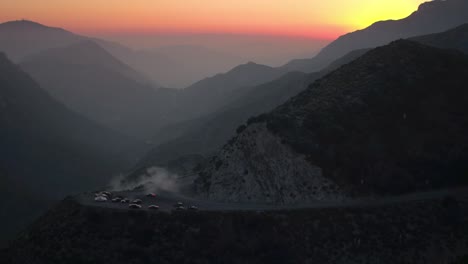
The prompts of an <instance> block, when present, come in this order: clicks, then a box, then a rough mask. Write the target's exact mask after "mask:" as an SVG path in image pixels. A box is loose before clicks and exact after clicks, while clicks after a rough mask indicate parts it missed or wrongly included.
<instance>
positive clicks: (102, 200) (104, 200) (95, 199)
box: [94, 196, 108, 203]
mask: <svg viewBox="0 0 468 264" xmlns="http://www.w3.org/2000/svg"><path fill="white" fill-rule="evenodd" d="M107 200H108V199H107V197H105V196H98V197H96V198H94V201H95V202H100V203H103V202H107Z"/></svg>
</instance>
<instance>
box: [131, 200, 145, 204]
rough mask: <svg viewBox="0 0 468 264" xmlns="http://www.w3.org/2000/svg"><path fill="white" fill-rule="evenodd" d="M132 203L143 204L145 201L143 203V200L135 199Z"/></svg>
mask: <svg viewBox="0 0 468 264" xmlns="http://www.w3.org/2000/svg"><path fill="white" fill-rule="evenodd" d="M132 203H134V204H142V203H143V201H142V200H141V199H135V200H133V202H132Z"/></svg>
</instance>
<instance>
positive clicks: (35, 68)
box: [20, 41, 160, 137]
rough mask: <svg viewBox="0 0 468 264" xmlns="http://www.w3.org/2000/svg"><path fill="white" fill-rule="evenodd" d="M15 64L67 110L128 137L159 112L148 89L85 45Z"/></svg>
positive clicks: (126, 70) (99, 50)
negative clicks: (68, 108)
mask: <svg viewBox="0 0 468 264" xmlns="http://www.w3.org/2000/svg"><path fill="white" fill-rule="evenodd" d="M20 65H21V67H22V68H23V69H24V70H25V71H26V72H28V73H29V74H30V75H31V76H32V77H33V78H34V79H35V80H36V81H38V82H39V84H40V85H41V86H42V87H44V88H45V89H47V90H48V92H50V94H51V95H52V96H54V97H55V98H56V99H58V100H59V101H61V102H63V103H64V104H65V105H67V106H68V107H70V108H71V109H72V110H74V111H76V112H78V113H80V114H83V115H85V116H86V117H88V118H90V119H92V120H94V121H97V122H99V123H101V124H103V125H106V126H108V127H110V128H112V129H115V130H117V131H120V132H123V133H126V134H128V135H131V136H134V137H143V136H144V135H146V133H145V130H146V128H145V126H148V127H149V128H148V129H149V130H150V128H151V125H148V124H151V123H152V121H153V117H152V115H153V113H154V112H157V111H158V110H159V108H160V104H158V103H159V101H158V100H159V98H158V94H157V92H156V91H155V89H154V88H153V87H151V86H150V85H148V84H145V83H144V81H142V78H140V75H139V74H138V73H137V72H135V71H134V70H133V69H131V68H129V67H128V66H127V65H125V64H123V63H122V62H120V61H119V60H117V59H115V58H114V57H113V56H112V55H110V54H109V53H108V52H107V51H105V50H104V49H103V48H101V47H100V46H99V45H98V44H96V43H94V42H91V41H85V42H79V43H76V44H73V45H70V46H66V47H62V48H56V49H50V50H47V51H44V52H41V53H39V54H36V55H33V56H29V57H28V58H27V59H25V60H24V61H23V62H22V63H21V64H20Z"/></svg>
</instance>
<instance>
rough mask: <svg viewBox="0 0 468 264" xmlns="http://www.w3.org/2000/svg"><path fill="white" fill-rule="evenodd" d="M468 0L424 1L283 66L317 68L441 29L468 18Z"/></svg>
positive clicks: (300, 69) (289, 67)
mask: <svg viewBox="0 0 468 264" xmlns="http://www.w3.org/2000/svg"><path fill="white" fill-rule="evenodd" d="M467 14H468V1H465V0H445V1H431V2H426V3H423V4H421V5H420V6H419V8H418V10H417V11H415V12H414V13H413V14H411V15H410V16H408V17H407V18H404V19H401V20H388V21H380V22H376V23H374V24H372V25H371V26H369V27H367V28H365V29H363V30H358V31H355V32H352V33H348V34H346V35H343V36H341V37H339V38H338V39H337V40H335V41H333V42H332V43H330V44H329V45H328V46H326V47H325V48H324V49H323V50H322V51H321V52H320V53H319V54H318V55H317V56H315V57H314V58H312V59H302V60H293V61H291V62H290V63H288V64H286V65H284V66H283V67H284V68H286V69H289V70H298V71H303V72H313V71H317V70H320V69H322V68H323V67H325V66H326V65H327V64H329V63H330V62H331V61H333V60H335V59H337V58H339V57H342V56H344V55H345V54H346V53H348V52H351V51H353V50H357V49H365V48H374V47H377V46H381V45H385V44H387V43H389V42H391V41H393V40H397V39H401V38H409V37H414V36H418V35H425V34H430V33H437V32H442V31H445V30H448V29H450V28H453V27H456V26H459V25H461V24H464V23H467V22H468V15H467Z"/></svg>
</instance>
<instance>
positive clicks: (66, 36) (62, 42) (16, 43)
mask: <svg viewBox="0 0 468 264" xmlns="http://www.w3.org/2000/svg"><path fill="white" fill-rule="evenodd" d="M82 39H83V37H81V36H78V35H75V34H73V33H71V32H68V31H65V30H63V29H60V28H52V27H46V26H44V25H41V24H39V23H36V22H32V21H27V20H18V21H10V22H6V23H2V24H0V52H4V53H6V54H7V55H8V57H9V58H10V59H12V60H13V61H14V62H16V63H17V62H19V61H21V60H22V59H23V58H24V57H26V56H28V55H32V54H34V53H37V52H40V51H44V50H46V49H50V48H57V47H63V46H67V45H70V44H72V43H76V42H78V41H82Z"/></svg>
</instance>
